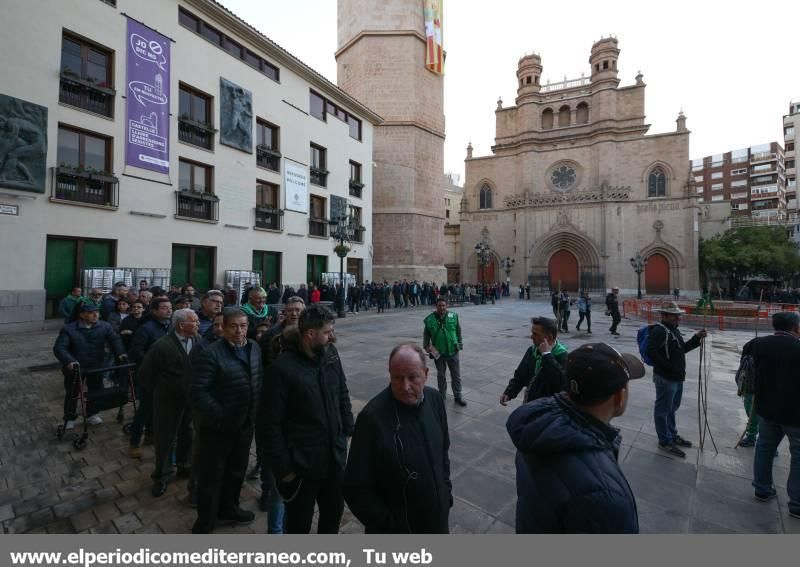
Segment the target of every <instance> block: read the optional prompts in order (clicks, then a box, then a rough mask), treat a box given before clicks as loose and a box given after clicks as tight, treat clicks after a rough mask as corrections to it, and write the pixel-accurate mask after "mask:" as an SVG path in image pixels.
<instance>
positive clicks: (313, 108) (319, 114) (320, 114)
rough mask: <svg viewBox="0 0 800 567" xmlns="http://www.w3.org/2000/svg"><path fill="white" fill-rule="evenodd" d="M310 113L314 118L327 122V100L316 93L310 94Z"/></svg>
mask: <svg viewBox="0 0 800 567" xmlns="http://www.w3.org/2000/svg"><path fill="white" fill-rule="evenodd" d="M309 113H310V114H311V116H313V117H314V118H319V119H320V120H326V118H325V99H324V98H322V97H321V96H319V95H318V94H317V93H315V92H314V91H310V93H309Z"/></svg>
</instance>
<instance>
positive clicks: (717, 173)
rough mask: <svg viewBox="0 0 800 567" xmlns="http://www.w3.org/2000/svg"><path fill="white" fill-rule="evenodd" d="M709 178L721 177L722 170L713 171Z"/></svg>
mask: <svg viewBox="0 0 800 567" xmlns="http://www.w3.org/2000/svg"><path fill="white" fill-rule="evenodd" d="M711 179H722V172H721V171H715V172H714V173H712V174H711Z"/></svg>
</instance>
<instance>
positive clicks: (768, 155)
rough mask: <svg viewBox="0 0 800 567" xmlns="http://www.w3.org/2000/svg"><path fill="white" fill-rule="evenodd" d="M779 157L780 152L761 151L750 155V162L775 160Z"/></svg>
mask: <svg viewBox="0 0 800 567" xmlns="http://www.w3.org/2000/svg"><path fill="white" fill-rule="evenodd" d="M777 159H778V154H776V153H774V152H759V153H757V154H752V155H751V156H750V163H756V162H760V161H775V160H777Z"/></svg>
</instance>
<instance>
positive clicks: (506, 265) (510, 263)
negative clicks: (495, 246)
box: [500, 256, 516, 294]
mask: <svg viewBox="0 0 800 567" xmlns="http://www.w3.org/2000/svg"><path fill="white" fill-rule="evenodd" d="M500 263H501V264H502V266H503V269H504V270H505V272H506V287H508V291H509V294H510V293H511V268H513V267H514V264H515V263H516V260H514V258H509V257H508V256H506V257H505V258H503V259H502V260H501V262H500Z"/></svg>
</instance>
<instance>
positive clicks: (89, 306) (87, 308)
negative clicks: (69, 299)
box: [81, 303, 100, 313]
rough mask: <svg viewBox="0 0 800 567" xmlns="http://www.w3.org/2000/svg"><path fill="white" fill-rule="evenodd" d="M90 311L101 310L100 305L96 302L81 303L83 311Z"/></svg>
mask: <svg viewBox="0 0 800 567" xmlns="http://www.w3.org/2000/svg"><path fill="white" fill-rule="evenodd" d="M90 311H100V307H98V306H97V305H95V304H94V303H82V304H81V313H88V312H90Z"/></svg>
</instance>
